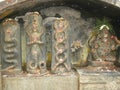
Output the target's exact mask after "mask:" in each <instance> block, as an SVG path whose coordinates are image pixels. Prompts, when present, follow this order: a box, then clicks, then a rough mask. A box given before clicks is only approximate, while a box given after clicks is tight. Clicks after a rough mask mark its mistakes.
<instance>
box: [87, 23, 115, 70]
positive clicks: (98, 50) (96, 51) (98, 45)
mask: <svg viewBox="0 0 120 90" xmlns="http://www.w3.org/2000/svg"><path fill="white" fill-rule="evenodd" d="M112 37H113V36H112V35H111V33H110V30H109V27H108V26H106V25H102V26H101V27H100V30H99V32H98V33H97V34H96V35H95V36H93V37H92V38H91V39H90V41H89V45H90V48H91V53H92V57H93V60H92V61H90V64H91V66H93V67H95V68H93V70H94V69H96V70H97V71H116V66H115V65H114V63H115V62H116V48H117V47H116V46H117V43H116V42H115V40H114V39H113V38H112ZM96 67H97V68H96Z"/></svg>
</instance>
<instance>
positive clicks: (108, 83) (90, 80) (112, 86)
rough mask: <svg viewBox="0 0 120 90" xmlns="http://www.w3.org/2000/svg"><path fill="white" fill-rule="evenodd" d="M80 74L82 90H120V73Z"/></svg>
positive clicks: (80, 72) (82, 72)
mask: <svg viewBox="0 0 120 90" xmlns="http://www.w3.org/2000/svg"><path fill="white" fill-rule="evenodd" d="M77 71H78V73H79V84H80V90H120V73H118V72H109V73H92V72H91V73H90V72H89V73H88V72H84V71H82V70H79V69H78V70H77Z"/></svg>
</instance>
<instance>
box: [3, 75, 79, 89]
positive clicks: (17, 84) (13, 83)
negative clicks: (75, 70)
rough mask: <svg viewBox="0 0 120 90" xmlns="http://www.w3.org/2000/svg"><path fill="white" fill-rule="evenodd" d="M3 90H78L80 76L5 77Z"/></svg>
mask: <svg viewBox="0 0 120 90" xmlns="http://www.w3.org/2000/svg"><path fill="white" fill-rule="evenodd" d="M3 90H78V77H77V76H76V75H70V76H56V75H51V76H43V77H39V76H23V77H22V76H16V77H3Z"/></svg>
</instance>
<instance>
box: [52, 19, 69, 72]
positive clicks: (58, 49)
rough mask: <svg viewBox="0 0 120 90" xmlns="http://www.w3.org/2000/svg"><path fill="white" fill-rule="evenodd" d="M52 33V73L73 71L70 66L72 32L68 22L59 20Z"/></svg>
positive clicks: (56, 21) (55, 23)
mask: <svg viewBox="0 0 120 90" xmlns="http://www.w3.org/2000/svg"><path fill="white" fill-rule="evenodd" d="M53 28H54V30H53V32H52V34H53V35H52V44H53V46H52V67H51V69H52V72H53V73H56V74H63V73H66V72H69V71H70V70H71V65H70V40H69V39H70V37H69V35H70V30H69V24H68V21H66V20H65V19H63V18H57V19H56V20H55V22H54V26H53Z"/></svg>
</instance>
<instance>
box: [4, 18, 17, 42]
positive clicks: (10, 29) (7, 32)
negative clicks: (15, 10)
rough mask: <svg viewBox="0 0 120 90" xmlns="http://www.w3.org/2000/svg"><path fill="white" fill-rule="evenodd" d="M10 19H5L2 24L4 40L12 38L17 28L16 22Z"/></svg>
mask: <svg viewBox="0 0 120 90" xmlns="http://www.w3.org/2000/svg"><path fill="white" fill-rule="evenodd" d="M15 24H16V23H15V22H14V21H13V20H12V19H7V20H6V22H5V23H3V25H4V28H3V29H4V36H5V41H11V40H12V39H13V38H14V35H15V33H16V30H17V24H16V25H15Z"/></svg>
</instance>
